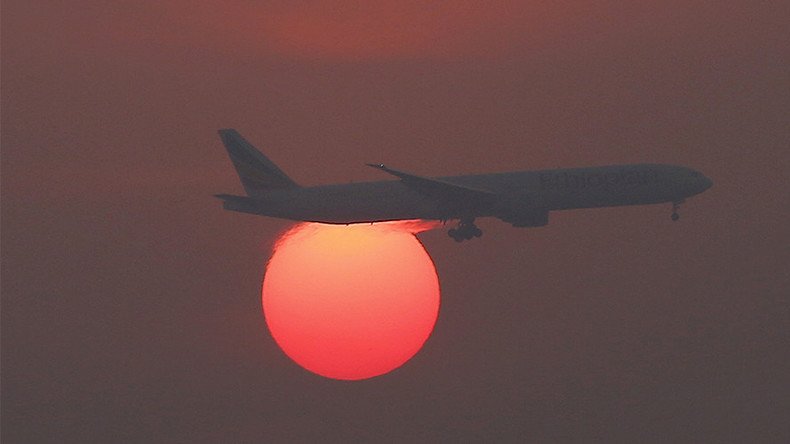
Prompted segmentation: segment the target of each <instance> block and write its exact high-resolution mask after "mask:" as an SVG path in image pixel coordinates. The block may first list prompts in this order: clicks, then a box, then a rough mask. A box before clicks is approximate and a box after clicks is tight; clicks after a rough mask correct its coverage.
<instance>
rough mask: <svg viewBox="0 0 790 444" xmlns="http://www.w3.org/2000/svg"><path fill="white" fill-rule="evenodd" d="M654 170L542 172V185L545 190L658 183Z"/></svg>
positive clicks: (620, 186)
mask: <svg viewBox="0 0 790 444" xmlns="http://www.w3.org/2000/svg"><path fill="white" fill-rule="evenodd" d="M658 182H659V177H658V173H657V172H656V171H654V170H623V171H616V172H615V171H613V172H609V173H568V172H563V173H542V174H541V175H540V187H541V189H543V190H567V189H583V188H597V187H606V188H624V187H633V186H637V185H644V184H651V183H658Z"/></svg>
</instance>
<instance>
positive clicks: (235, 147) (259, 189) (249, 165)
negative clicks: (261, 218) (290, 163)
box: [219, 129, 299, 197]
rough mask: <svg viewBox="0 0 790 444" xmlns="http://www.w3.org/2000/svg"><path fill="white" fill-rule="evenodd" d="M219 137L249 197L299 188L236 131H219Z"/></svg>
mask: <svg viewBox="0 0 790 444" xmlns="http://www.w3.org/2000/svg"><path fill="white" fill-rule="evenodd" d="M219 137H220V138H221V139H222V143H223V144H224V145H225V148H226V149H227V150H228V155H229V156H230V160H231V161H232V162H233V166H234V167H236V172H237V173H238V174H239V179H241V184H242V185H243V186H244V190H245V191H246V192H247V195H248V196H253V197H254V196H258V195H262V194H265V193H266V191H272V190H283V189H288V188H298V187H299V185H297V184H296V182H294V181H293V180H291V178H290V177H288V176H287V175H286V174H285V173H283V171H282V170H281V169H280V168H278V167H277V165H275V164H274V163H273V162H272V161H271V160H269V159H267V158H266V156H264V155H263V153H261V152H260V151H258V150H257V149H256V148H255V147H254V146H252V145H251V144H250V143H249V142H247V141H246V140H245V139H244V137H242V136H241V134H239V133H238V131H236V130H234V129H221V130H219Z"/></svg>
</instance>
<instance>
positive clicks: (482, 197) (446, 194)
mask: <svg viewBox="0 0 790 444" xmlns="http://www.w3.org/2000/svg"><path fill="white" fill-rule="evenodd" d="M366 165H367V166H369V167H373V168H376V169H378V170H381V171H384V172H385V173H388V174H391V175H393V176H395V177H397V178H399V179H400V180H401V181H402V182H403V183H404V184H405V185H406V186H409V187H411V188H413V189H414V190H416V191H417V192H419V193H420V194H423V195H425V196H428V197H430V198H432V199H435V200H436V201H437V202H438V203H441V204H443V206H447V207H452V208H471V207H478V206H480V205H486V206H487V205H493V204H494V203H495V202H496V199H497V195H496V194H495V193H493V192H491V191H488V190H482V189H479V188H473V187H468V186H466V185H459V184H456V183H452V182H448V181H445V180H441V179H434V178H430V177H423V176H418V175H415V174H410V173H406V172H403V171H398V170H394V169H392V168H389V167H387V166H385V165H384V164H381V163H378V164H376V163H368V164H366Z"/></svg>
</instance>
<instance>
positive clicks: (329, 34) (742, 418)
mask: <svg viewBox="0 0 790 444" xmlns="http://www.w3.org/2000/svg"><path fill="white" fill-rule="evenodd" d="M434 3H435V4H434V5H432V6H430V7H429V6H425V3H423V2H411V1H400V2H390V1H381V2H358V3H354V2H284V1H279V2H276V1H272V2H246V1H226V2H218V1H207V2H199V3H198V4H195V2H185V1H174V2H140V1H135V2H131V1H116V2H99V1H79V0H75V1H72V2H57V1H39V2H23V1H15V0H9V1H6V2H4V3H3V14H2V54H3V57H2V73H1V74H2V76H1V77H0V81H1V83H0V94H1V96H2V97H1V99H2V101H1V103H0V104H1V105H2V110H1V111H2V113H1V114H0V119H1V121H0V124H2V128H1V131H0V136H1V137H2V141H1V142H2V144H1V146H0V148H1V151H0V155H1V156H2V159H1V160H2V163H1V164H0V166H1V167H2V175H1V176H0V178H1V179H2V189H0V192H2V199H1V200H2V221H1V222H2V230H1V233H0V234H1V235H2V321H3V322H2V350H3V356H2V372H0V374H1V375H2V384H3V396H2V426H3V427H2V434H3V435H2V438H3V441H8V442H15V441H25V442H33V441H37V442H46V441H61V442H62V441H81V442H85V441H118V440H137V441H151V440H155V439H161V440H166V441H174V440H179V441H186V440H190V441H194V440H210V441H217V440H220V439H221V440H226V441H243V440H256V441H257V440H260V438H261V437H267V438H272V439H275V440H276V439H278V438H279V439H283V440H284V439H297V440H299V439H301V440H311V439H312V440H314V439H332V438H334V439H342V440H357V441H358V440H374V439H375V440H380V439H392V440H431V439H433V440H436V439H440V438H445V439H455V440H458V439H461V438H471V439H476V438H477V439H483V438H485V439H491V440H507V439H510V438H513V437H519V438H523V437H531V438H534V439H536V440H540V439H541V438H542V439H545V440H550V441H557V440H566V439H577V440H589V438H600V439H601V440H605V441H613V440H626V441H644V440H645V439H651V440H655V439H658V440H666V441H677V440H679V439H683V440H686V439H690V440H694V441H710V440H714V441H715V440H719V441H720V440H730V439H732V440H737V441H778V442H781V441H787V440H788V438H790V437H788V431H787V427H786V425H785V416H786V412H787V408H788V406H787V401H786V400H787V399H788V398H789V397H790V394H788V393H787V387H790V382H788V380H787V376H786V375H788V374H790V368H788V365H787V362H790V360H789V359H788V356H787V350H788V347H787V343H788V333H787V332H788V331H790V313H788V304H787V296H786V295H787V293H788V290H789V289H790V282H788V280H789V279H790V277H789V276H790V271H789V270H788V268H787V264H788V263H790V254H789V253H788V248H787V246H788V244H789V243H790V242H789V241H790V233H788V224H787V221H788V220H790V193H788V186H787V171H788V170H789V169H790V156H789V155H788V148H790V129H789V128H790V126H789V125H788V122H790V87H788V85H790V62H788V56H787V54H790V44H789V43H788V42H790V35H788V34H789V32H788V28H787V25H786V24H787V23H788V22H790V11H788V9H789V8H790V7H788V6H787V4H786V3H787V2H780V1H766V2H759V3H755V2H746V1H734V0H733V1H721V2H715V3H712V2H698V1H691V2H689V1H686V2H679V1H677V2H676V1H669V2H654V1H653V2H649V1H635V2H628V4H627V5H626V6H623V5H622V4H620V3H621V2H611V1H601V2H571V1H566V2H550V3H549V2H529V3H527V2H510V1H502V2H488V3H486V5H485V7H482V6H480V5H482V3H481V2H472V1H457V2H434ZM223 127H233V128H237V129H238V130H239V131H241V132H242V133H243V134H244V135H245V136H246V137H247V138H248V139H249V140H250V141H252V142H253V143H255V144H256V145H257V146H259V147H260V148H261V149H263V150H264V152H266V153H267V154H268V155H269V156H270V157H271V158H272V159H273V160H274V161H275V162H276V163H278V165H280V166H281V168H282V169H283V170H284V171H286V172H287V173H288V174H290V175H292V176H293V177H294V179H295V180H297V181H298V182H300V183H303V184H308V185H309V184H322V183H332V182H344V181H349V180H354V181H361V180H377V179H386V177H382V176H381V175H380V173H379V172H377V171H374V170H372V169H370V168H366V167H364V166H363V164H364V163H365V162H385V163H387V164H389V165H392V166H394V167H397V168H400V169H404V170H409V171H414V172H415V173H418V174H425V175H437V176H438V175H451V174H463V173H474V172H494V171H506V170H513V169H538V168H553V167H561V166H586V165H603V164H612V163H630V162H666V163H674V164H682V165H688V166H691V167H694V168H697V169H699V170H701V171H703V172H704V173H705V174H706V175H708V176H709V177H711V178H713V180H714V182H715V186H714V187H713V188H712V189H710V190H708V191H707V192H706V193H704V194H703V195H701V196H698V197H696V198H694V199H691V200H690V201H689V202H688V203H686V204H685V205H684V206H683V207H682V219H681V221H680V222H679V223H677V224H672V223H671V222H670V221H669V214H670V209H669V208H668V207H664V206H654V207H641V208H620V209H602V210H593V211H576V212H566V213H556V214H552V215H551V222H550V225H549V226H548V227H546V228H541V229H534V230H530V229H515V228H512V227H509V226H507V225H506V224H504V223H501V222H499V221H496V220H483V221H481V222H480V225H481V227H482V228H483V229H484V230H485V233H486V234H485V236H484V237H483V239H481V240H476V241H473V242H469V243H464V244H462V245H457V244H455V243H454V242H452V241H451V240H450V239H449V238H448V237H447V236H446V235H445V233H444V232H442V231H432V232H428V233H424V234H422V235H421V238H422V239H423V241H424V243H425V245H426V248H427V250H428V251H429V252H430V254H431V255H432V257H433V258H434V261H435V263H436V266H437V269H438V272H439V277H440V281H441V286H442V308H441V312H440V315H439V321H438V323H437V325H436V329H435V331H434V334H433V336H432V337H431V338H430V339H429V340H428V342H427V343H426V345H425V348H424V349H423V350H422V351H421V352H420V353H419V354H418V355H417V356H416V357H415V358H414V360H412V361H410V362H409V363H408V364H407V365H406V366H404V367H402V368H400V369H398V370H397V371H395V372H393V373H392V374H390V375H387V376H385V377H382V378H377V379H374V380H371V381H367V382H364V383H360V384H356V385H347V384H341V383H335V382H331V381H323V380H319V379H316V377H314V376H312V375H310V374H309V373H307V372H303V371H301V370H300V369H299V368H298V367H295V366H294V365H293V364H291V363H290V362H289V360H288V359H287V358H286V357H285V356H283V355H282V353H281V352H280V351H279V350H278V348H277V346H276V344H275V343H274V341H273V340H272V339H271V337H270V336H269V335H268V332H267V331H266V329H265V325H264V322H263V319H262V316H261V314H260V306H259V305H260V301H259V294H260V279H261V274H262V270H263V264H264V263H265V261H266V259H267V257H268V254H269V248H270V246H271V242H273V240H274V239H275V238H276V237H277V234H278V233H280V232H282V230H284V229H286V228H287V226H288V224H287V223H285V222H282V221H276V220H270V219H265V218H254V217H247V216H244V215H238V214H232V213H228V212H223V211H221V209H220V205H219V203H218V202H216V201H215V199H213V198H212V197H211V195H212V194H216V193H220V192H239V191H240V190H241V187H240V186H239V184H238V181H237V178H236V176H235V173H234V171H233V169H232V166H231V164H230V162H229V161H228V159H227V157H226V155H225V152H224V150H223V149H222V147H221V145H220V143H219V140H218V138H217V136H216V129H218V128H223Z"/></svg>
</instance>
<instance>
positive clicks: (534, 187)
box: [216, 129, 713, 242]
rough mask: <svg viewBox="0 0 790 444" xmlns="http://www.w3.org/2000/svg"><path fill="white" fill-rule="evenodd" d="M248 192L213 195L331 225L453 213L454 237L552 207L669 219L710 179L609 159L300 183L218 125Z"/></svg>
mask: <svg viewBox="0 0 790 444" xmlns="http://www.w3.org/2000/svg"><path fill="white" fill-rule="evenodd" d="M219 135H220V138H221V139H222V142H223V144H224V145H225V147H226V148H227V151H228V154H229V155H230V159H231V161H232V162H233V165H234V166H235V168H236V171H237V172H238V175H239V178H240V179H241V183H242V185H243V187H244V190H245V191H246V193H247V195H246V196H234V195H229V194H217V195H216V197H218V198H220V199H222V200H223V208H225V209H226V210H231V211H238V212H242V213H250V214H257V215H262V216H269V217H276V218H281V219H290V220H295V221H308V222H322V223H328V224H353V223H363V222H368V223H372V222H383V221H393V220H411V219H428V220H431V219H432V220H441V221H448V220H458V221H459V223H458V226H457V227H455V228H451V229H450V230H449V231H448V234H449V235H450V237H452V238H453V239H455V240H456V241H458V242H461V241H463V240H466V239H472V238H474V237H480V236H482V234H483V232H482V231H481V230H480V228H478V227H477V226H476V225H475V223H474V221H475V218H478V217H496V218H499V219H501V220H503V221H504V222H507V223H510V224H512V225H513V226H515V227H541V226H544V225H546V224H548V222H549V212H550V211H557V210H569V209H579V208H599V207H613V206H623V205H647V204H658V203H669V202H671V203H672V220H673V221H676V220H678V218H679V217H680V216H679V215H678V212H677V210H678V207H679V206H680V204H681V203H683V202H684V201H685V199H686V198H688V197H690V196H694V195H696V194H699V193H702V192H703V191H705V190H707V189H708V188H710V187H711V186H712V185H713V182H712V181H711V180H710V179H709V178H707V177H705V176H704V175H703V174H702V173H700V172H699V171H696V170H693V169H691V168H687V167H683V166H675V165H666V164H632V165H611V166H600V167H589V168H564V169H553V170H537V171H521V172H508V173H494V174H476V175H464V176H450V177H424V176H418V175H415V174H410V173H406V172H403V171H398V170H395V169H392V168H388V167H386V166H385V165H383V164H367V165H368V166H371V167H373V168H376V169H379V170H381V171H384V172H385V173H388V174H391V175H393V176H395V177H397V178H398V179H400V180H388V181H379V182H365V183H351V184H334V185H322V186H312V187H302V186H299V185H298V184H297V183H296V182H294V181H293V180H292V179H291V178H290V177H288V176H287V175H286V174H285V173H284V172H283V171H282V170H281V169H280V168H278V167H277V165H275V164H274V163H273V162H272V161H270V160H269V159H268V158H267V157H266V156H264V155H263V154H262V153H261V152H260V151H258V150H257V149H256V148H255V147H254V146H252V145H251V144H250V143H249V142H247V141H246V140H245V139H244V138H243V137H242V136H241V135H240V134H239V133H238V132H237V131H236V130H233V129H222V130H219Z"/></svg>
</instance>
